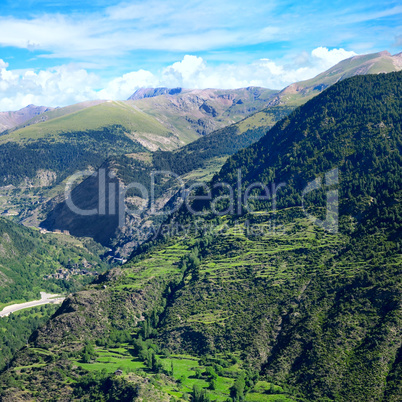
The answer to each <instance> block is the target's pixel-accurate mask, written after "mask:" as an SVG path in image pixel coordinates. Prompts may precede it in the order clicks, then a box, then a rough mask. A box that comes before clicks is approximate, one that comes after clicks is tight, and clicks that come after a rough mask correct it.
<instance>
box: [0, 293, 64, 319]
mask: <svg viewBox="0 0 402 402" xmlns="http://www.w3.org/2000/svg"><path fill="white" fill-rule="evenodd" d="M40 296H41V299H40V300H34V301H30V302H26V303H20V304H12V305H11V306H7V307H4V308H3V310H2V311H0V317H6V316H8V315H9V314H11V313H14V312H15V311H18V310H23V309H25V308H30V307H36V306H41V305H43V304H49V303H53V304H59V303H62V302H63V300H64V299H65V297H57V296H60V295H54V294H51V293H45V292H40Z"/></svg>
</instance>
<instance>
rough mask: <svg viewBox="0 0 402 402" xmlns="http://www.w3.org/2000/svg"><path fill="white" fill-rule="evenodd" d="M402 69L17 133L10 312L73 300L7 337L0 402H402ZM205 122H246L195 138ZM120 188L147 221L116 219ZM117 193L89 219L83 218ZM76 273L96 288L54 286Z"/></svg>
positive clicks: (350, 70)
mask: <svg viewBox="0 0 402 402" xmlns="http://www.w3.org/2000/svg"><path fill="white" fill-rule="evenodd" d="M400 59H401V55H396V56H391V55H390V54H389V53H387V52H381V53H376V54H373V55H366V56H356V57H353V58H351V59H348V60H344V61H342V62H341V63H339V64H338V65H337V66H335V67H333V68H332V69H330V70H329V71H327V72H325V73H323V74H321V75H319V76H318V77H316V78H314V79H312V80H309V81H305V82H304V83H298V84H294V85H292V86H289V87H288V88H286V89H284V90H282V91H279V92H278V91H271V90H264V89H261V88H254V87H252V88H245V89H240V90H234V91H225V90H187V89H182V88H175V89H169V88H160V89H152V88H149V89H148V88H147V89H141V90H139V91H136V92H135V93H134V94H133V96H132V97H131V99H130V100H128V101H121V102H100V103H98V104H96V105H88V104H87V105H79V106H77V105H75V106H72V107H71V108H70V109H69V112H66V113H65V111H63V108H60V109H55V110H49V111H47V112H45V113H44V114H43V115H39V117H35V118H34V119H37V118H40V116H42V117H43V119H44V120H45V119H47V120H46V121H42V122H36V123H33V124H30V123H29V122H28V123H27V124H26V123H23V124H26V127H24V128H18V129H16V130H14V131H12V130H13V129H12V128H10V129H9V131H8V132H7V133H5V134H4V135H2V136H1V137H0V152H1V159H0V180H1V181H2V182H3V183H4V186H3V187H2V188H1V192H2V193H1V195H2V197H1V201H2V203H3V204H2V205H3V207H2V208H3V210H4V213H3V214H4V215H6V218H1V219H0V302H1V303H13V302H17V301H19V300H24V299H25V300H26V299H30V298H32V297H33V296H34V294H35V295H36V293H38V291H39V290H41V289H46V290H47V291H54V292H59V291H64V292H66V293H67V294H68V293H69V294H68V295H67V297H66V299H65V301H64V302H63V304H62V305H61V307H60V308H59V309H57V311H55V312H54V310H49V311H48V312H46V311H43V315H42V316H41V317H42V318H43V321H42V322H41V323H42V325H41V323H40V322H39V321H38V320H36V321H35V320H34V318H33V316H35V314H36V312H34V313H33V315H28V316H27V317H25V318H26V320H27V323H26V325H22V324H21V322H22V320H21V319H20V320H19V319H18V317H11V318H10V317H9V318H7V322H4V325H3V321H2V322H0V328H1V330H0V356H1V357H2V359H3V360H2V364H1V367H0V369H1V372H0V398H1V400H2V401H6V402H8V401H12V402H14V401H31V400H35V401H49V400H57V401H71V400H76V401H88V400H89V401H92V400H93V401H98V400H99V401H119V400H120V401H166V402H168V401H189V400H190V401H193V402H212V401H221V402H228V401H231V402H240V401H245V402H254V401H282V402H296V401H297V402H307V401H321V402H323V401H325V402H330V401H332V402H350V401H359V402H374V401H381V402H397V401H400V396H401V395H402V381H401V379H402V364H401V362H402V341H401V340H402V305H401V300H402V290H401V289H402V278H401V269H400V267H401V263H402V253H401V240H402V239H401V233H402V231H401V228H402V209H401V202H400V200H401V197H402V175H401V172H402V169H401V167H402V154H401V151H402V129H401V127H402V121H401V116H402V102H401V99H402V72H401V71H397V70H401V65H400ZM367 73H368V74H367ZM370 73H373V74H370ZM239 100H241V102H240V103H239ZM175 108H177V112H176V114H175V113H174V109H175ZM253 108H255V113H253V112H254V109H253ZM259 108H261V109H259ZM251 109H253V111H251ZM55 113H58V115H57V116H56V115H55ZM200 113H201V114H202V116H203V117H202V116H201V115H200ZM249 113H252V114H251V115H248V114H249ZM242 114H244V115H242ZM45 116H50V117H45ZM128 116H129V117H128ZM190 116H193V117H194V119H195V117H197V116H198V117H199V118H200V119H201V120H203V119H207V116H209V117H208V122H209V123H208V124H210V125H211V127H212V126H213V125H216V127H218V126H219V125H220V124H222V125H225V124H227V122H229V120H230V119H233V121H235V122H233V123H232V124H229V125H226V126H224V127H223V126H222V127H221V126H219V127H221V128H218V129H217V130H215V131H212V132H201V131H197V130H196V128H195V127H196V126H191V124H189V125H188V126H187V130H188V131H186V132H184V131H183V132H182V136H181V137H180V134H179V133H180V132H181V131H180V130H181V129H180V127H181V125H182V124H184V123H183V122H184V121H187V122H188V123H190V122H189V120H188V119H190ZM242 116H243V117H242ZM246 116H247V117H246ZM224 119H228V120H225V121H226V123H225V122H224ZM169 125H170V126H169ZM169 127H170V128H172V127H174V129H175V130H177V132H176V134H175V131H174V130H173V129H171V130H170V129H169ZM199 127H201V125H199ZM152 130H153V131H152ZM169 130H170V131H169ZM163 139H165V140H163ZM38 155H40V157H38ZM79 169H81V170H87V172H86V177H81V178H80V180H77V183H76V184H75V185H74V186H72V192H71V194H70V198H67V199H66V198H65V197H66V196H65V194H64V188H65V185H66V183H67V181H68V178H69V176H71V175H72V174H73V173H75V172H76V171H77V170H79ZM153 171H161V172H162V171H163V172H172V173H174V175H176V176H177V177H176V176H175V177H170V176H168V175H166V174H165V175H161V176H160V177H159V178H158V179H157V180H156V181H155V182H154V183H152V181H151V177H152V176H151V173H152V172H153ZM99 177H104V178H105V180H106V187H105V188H101V186H100V182H99ZM130 183H136V185H135V186H131V187H132V188H130ZM180 183H181V184H184V185H185V186H186V189H187V191H186V192H180V191H179V190H180ZM192 184H197V185H196V187H194V188H193V189H192V190H191V189H190V186H191V185H192ZM119 188H120V189H123V190H124V191H127V194H126V196H127V203H128V204H129V206H130V209H131V210H132V213H131V214H127V215H125V214H124V215H119V214H117V215H116V214H115V213H109V214H108V213H106V211H114V212H115V211H116V209H117V208H118V207H119V205H120V204H119V203H116V200H118V197H119ZM151 190H152V191H154V193H155V195H156V200H155V201H156V203H155V205H154V206H152V204H150V203H149V202H148V200H147V197H146V196H145V195H144V191H145V192H148V193H150V192H151ZM102 197H104V199H105V203H104V205H103V207H102V208H103V210H104V211H103V212H101V211H100V210H99V211H98V213H97V214H93V215H91V216H82V215H77V214H75V215H74V214H73V213H72V212H71V207H70V206H69V204H68V203H69V202H70V201H73V202H74V203H75V205H76V206H78V207H79V208H82V209H84V210H90V209H93V208H94V207H99V205H100V204H99V202H100V200H101V199H102ZM152 207H153V208H152ZM172 207H175V208H174V209H175V210H174V211H172V212H170V213H168V214H166V215H165V216H160V213H161V212H166V211H167V210H169V209H171V208H172ZM99 208H100V207H99ZM121 218H123V220H124V223H125V225H124V226H123V227H121V225H120V224H121V222H120V221H119V219H121ZM19 223H24V224H25V225H31V226H40V227H41V233H40V232H39V231H38V230H37V229H32V228H26V227H23V226H21V225H19ZM116 257H124V259H123V258H116ZM126 260H127V261H126ZM117 263H118V264H117ZM120 263H124V264H123V265H121V264H120ZM77 266H80V267H81V266H82V267H84V268H86V269H85V270H84V272H87V271H88V270H89V271H97V273H98V274H99V275H97V276H96V277H95V276H92V275H87V274H86V275H83V276H82V277H76V278H74V280H71V278H70V279H68V278H64V279H63V278H60V279H55V278H54V277H53V276H52V274H53V273H55V272H58V271H59V270H60V271H61V273H63V272H73V270H74V269H76V268H77ZM88 267H90V268H88ZM74 272H75V271H74ZM63 275H64V274H63ZM45 276H46V278H45ZM71 276H72V274H71ZM94 278H95V279H94ZM93 279H94V280H93ZM38 314H40V313H38ZM50 314H53V315H52V316H50ZM14 321H15V323H16V324H15V328H18V331H15V330H14V331H13V330H12V328H13V322H14ZM44 321H46V322H45V323H44V324H43V322H44ZM29 329H31V330H34V332H33V333H32V335H31V336H30V337H29V339H28V340H27V336H28V334H29ZM5 331H8V332H12V333H10V335H9V336H6V335H7V334H8V332H5Z"/></svg>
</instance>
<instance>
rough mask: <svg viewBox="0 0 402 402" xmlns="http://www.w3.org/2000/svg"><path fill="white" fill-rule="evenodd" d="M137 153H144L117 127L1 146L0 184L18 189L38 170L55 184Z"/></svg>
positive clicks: (139, 145)
mask: <svg viewBox="0 0 402 402" xmlns="http://www.w3.org/2000/svg"><path fill="white" fill-rule="evenodd" d="M139 151H146V149H145V148H144V147H143V146H142V145H141V144H140V143H139V142H137V141H135V140H131V139H130V138H128V137H127V135H126V134H125V132H124V128H123V127H122V126H118V125H114V126H110V127H104V128H102V129H99V130H90V131H76V132H64V133H60V134H58V136H57V137H51V136H50V137H48V138H39V139H36V140H34V139H32V138H31V139H29V140H27V141H25V142H21V143H19V142H12V141H9V142H5V143H2V144H0V154H1V158H0V182H1V183H2V185H9V184H13V185H19V184H21V183H22V182H23V181H24V179H26V178H28V179H34V178H36V176H37V174H38V171H40V170H50V171H52V172H55V173H56V175H57V183H58V182H60V181H62V180H64V179H65V178H66V177H68V176H70V175H71V174H73V173H75V172H76V171H78V170H84V169H87V168H88V167H89V166H91V167H93V168H97V167H99V166H100V165H101V164H102V162H103V161H104V160H105V159H106V158H107V157H108V156H110V155H120V154H124V153H130V152H139ZM21 161H23V163H21ZM53 184H54V183H53Z"/></svg>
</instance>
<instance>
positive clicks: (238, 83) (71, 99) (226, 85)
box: [0, 47, 356, 110]
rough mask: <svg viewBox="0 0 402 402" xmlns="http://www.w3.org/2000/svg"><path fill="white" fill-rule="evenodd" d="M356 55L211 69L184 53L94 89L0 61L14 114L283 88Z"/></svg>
mask: <svg viewBox="0 0 402 402" xmlns="http://www.w3.org/2000/svg"><path fill="white" fill-rule="evenodd" d="M354 55H356V53H355V52H350V51H346V50H344V49H331V50H329V49H327V48H325V47H318V48H316V49H314V50H313V51H312V52H311V53H307V52H303V53H301V54H300V55H299V56H297V57H296V61H295V62H294V63H292V64H287V63H281V62H278V61H274V60H270V59H260V60H256V61H254V62H252V63H249V64H220V65H218V66H215V65H208V63H207V62H206V61H205V60H204V59H203V58H202V57H198V56H194V55H186V56H184V57H183V59H182V60H181V61H178V62H175V63H173V64H171V65H169V66H167V67H165V68H163V69H162V70H160V71H159V72H157V73H155V72H151V71H147V70H138V71H132V72H129V73H126V74H124V75H122V76H120V77H116V78H114V79H112V80H110V81H108V82H106V84H105V85H104V87H103V88H102V89H100V90H96V88H98V86H99V83H100V78H99V77H98V76H97V75H95V74H94V73H88V72H87V71H86V70H85V69H82V68H78V67H77V66H74V65H64V66H59V67H55V68H52V69H48V70H41V71H39V72H35V71H31V70H28V71H22V72H21V71H17V70H9V69H8V65H7V63H5V62H4V61H3V60H1V59H0V92H1V94H2V95H3V96H2V97H1V98H0V110H16V109H19V108H22V107H24V106H26V105H28V104H30V103H33V104H36V105H45V106H65V105H68V104H72V103H76V102H81V101H84V100H90V99H114V100H121V99H127V98H128V97H129V96H130V95H131V94H132V93H133V92H134V91H135V90H136V89H138V88H141V87H162V86H163V87H170V88H174V87H184V88H200V89H201V88H222V89H234V88H242V87H248V86H261V87H265V88H272V89H282V88H284V87H285V86H287V85H289V84H291V83H293V82H297V81H301V80H305V79H309V78H312V77H314V76H315V75H317V74H319V73H321V72H322V71H324V70H326V69H328V68H330V67H331V66H333V65H335V64H336V63H338V62H339V61H341V60H343V59H345V58H348V57H352V56H354Z"/></svg>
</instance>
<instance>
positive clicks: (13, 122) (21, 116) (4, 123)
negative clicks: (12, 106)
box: [0, 105, 54, 133]
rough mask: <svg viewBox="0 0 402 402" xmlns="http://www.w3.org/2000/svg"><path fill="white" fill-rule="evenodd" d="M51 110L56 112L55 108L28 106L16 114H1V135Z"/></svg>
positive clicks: (11, 112)
mask: <svg viewBox="0 0 402 402" xmlns="http://www.w3.org/2000/svg"><path fill="white" fill-rule="evenodd" d="M51 110H54V108H52V107H47V106H35V105H28V106H26V107H24V108H22V109H20V110H17V111H14V112H13V111H9V112H0V133H1V132H3V131H5V130H8V129H10V128H13V127H16V126H18V125H20V124H23V123H25V122H26V121H28V120H30V119H32V118H34V117H35V116H38V115H41V114H42V113H44V112H48V111H51Z"/></svg>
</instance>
